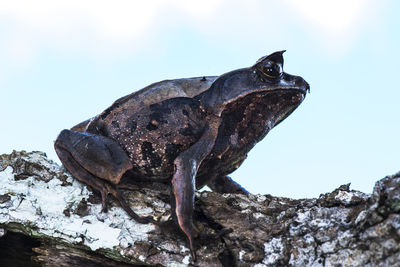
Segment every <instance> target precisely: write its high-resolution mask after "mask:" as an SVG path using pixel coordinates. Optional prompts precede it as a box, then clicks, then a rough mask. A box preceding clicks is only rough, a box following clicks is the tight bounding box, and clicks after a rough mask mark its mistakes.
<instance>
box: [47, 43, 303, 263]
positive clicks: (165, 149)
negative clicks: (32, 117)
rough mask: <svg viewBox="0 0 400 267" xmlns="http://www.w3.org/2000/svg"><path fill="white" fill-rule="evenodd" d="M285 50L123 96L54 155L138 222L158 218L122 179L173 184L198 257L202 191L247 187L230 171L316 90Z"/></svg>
mask: <svg viewBox="0 0 400 267" xmlns="http://www.w3.org/2000/svg"><path fill="white" fill-rule="evenodd" d="M284 52H285V50H282V51H277V52H274V53H271V54H269V55H266V56H263V57H261V58H260V59H259V60H257V61H256V63H255V64H254V65H252V66H250V67H246V68H241V69H237V70H233V71H230V72H227V73H225V74H222V75H220V76H207V77H196V78H188V79H177V80H170V81H163V82H159V83H155V84H152V85H150V86H148V87H146V88H144V89H142V90H140V91H138V92H134V93H132V94H129V95H127V96H125V97H122V98H120V99H118V100H116V101H115V102H114V103H113V104H112V105H111V106H110V107H108V108H107V109H105V110H104V111H103V112H102V113H100V114H99V115H97V116H95V117H93V118H91V119H89V120H87V121H84V122H82V123H79V124H78V125H76V126H74V127H72V128H71V129H64V130H62V131H61V132H60V134H59V135H58V137H57V139H56V141H55V143H54V147H55V150H56V153H57V155H58V157H59V158H60V160H61V162H62V163H63V165H64V167H65V168H66V169H67V170H68V171H69V172H70V173H71V174H72V175H73V176H74V177H75V178H77V179H78V180H80V181H81V182H83V183H85V184H87V185H89V186H91V187H92V188H94V189H95V190H97V191H99V192H100V195H101V202H102V207H103V211H106V210H107V201H106V200H107V197H108V196H109V195H112V196H114V197H115V199H117V200H118V202H119V204H120V205H121V207H122V208H123V209H124V210H125V211H126V212H127V213H128V214H129V215H130V216H131V217H132V218H133V219H134V220H136V221H137V222H139V223H154V224H158V223H159V222H158V221H157V220H155V219H154V218H153V217H152V216H147V217H144V216H139V215H138V214H136V213H135V212H134V211H133V210H132V209H131V208H130V207H129V205H128V204H127V202H126V201H125V200H124V198H123V197H122V195H121V188H122V187H121V188H120V185H121V179H122V178H123V177H126V176H127V174H129V175H128V177H131V178H132V180H134V179H136V178H137V179H140V180H146V181H149V182H150V183H153V182H154V183H155V182H164V183H168V184H169V185H170V188H171V211H172V214H173V218H174V220H175V221H176V223H177V226H178V227H179V229H180V230H181V231H182V232H183V234H184V236H186V239H187V242H188V245H189V248H190V251H191V254H192V257H193V259H194V260H195V259H196V253H195V239H196V238H198V237H199V236H200V231H199V230H198V229H197V228H196V226H195V224H194V221H193V213H194V203H195V192H196V190H198V189H201V188H203V187H204V186H208V187H209V188H210V189H211V190H212V191H215V192H218V193H239V194H248V191H247V190H246V189H244V188H243V187H242V186H241V185H239V184H238V183H236V182H235V181H234V180H233V179H231V178H230V177H229V176H228V175H229V174H231V173H232V172H233V171H235V170H236V169H237V168H239V166H240V165H241V164H242V163H243V162H244V160H245V159H246V157H247V155H248V153H249V152H250V150H251V149H252V148H253V147H254V146H255V145H256V144H257V143H258V142H259V141H261V140H262V139H263V138H264V137H265V136H266V135H267V134H268V132H269V131H270V130H271V129H272V128H274V127H275V126H277V125H278V124H279V123H281V122H282V121H283V120H284V119H285V118H287V117H288V116H289V115H290V114H291V113H292V112H293V111H294V110H295V109H296V108H297V107H298V106H299V105H300V104H301V103H302V102H303V100H304V99H305V97H306V95H307V93H309V91H310V86H309V84H308V83H307V82H306V81H305V80H304V79H303V78H302V77H300V76H295V75H291V74H288V73H286V72H284V71H283V64H284V60H283V53H284ZM221 232H226V231H224V230H223V231H221Z"/></svg>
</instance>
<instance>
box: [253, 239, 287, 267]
mask: <svg viewBox="0 0 400 267" xmlns="http://www.w3.org/2000/svg"><path fill="white" fill-rule="evenodd" d="M284 247H285V246H284V244H283V243H282V238H281V237H279V238H272V239H271V240H270V241H269V242H267V243H264V252H265V258H264V259H263V261H262V264H256V265H254V266H255V267H262V266H276V265H277V264H278V261H279V260H280V259H282V258H284V256H285V255H284Z"/></svg>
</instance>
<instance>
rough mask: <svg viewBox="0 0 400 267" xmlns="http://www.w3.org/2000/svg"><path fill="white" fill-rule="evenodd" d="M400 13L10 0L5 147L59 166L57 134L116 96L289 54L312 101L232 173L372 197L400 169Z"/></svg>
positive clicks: (344, 6) (303, 6)
mask: <svg viewBox="0 0 400 267" xmlns="http://www.w3.org/2000/svg"><path fill="white" fill-rule="evenodd" d="M399 14H400V1H394V0H393V1H389V0H380V1H372V0H371V1H369V0H365V1H363V0H352V1H347V0H333V1H321V0H305V1H298V0H284V1H272V0H271V1H266V0H260V1H256V0H249V1H232V0H202V1H185V0H174V1H128V0H127V1H71V0H70V1H51V0H49V1H40V0H37V1H2V2H1V3H0V118H1V127H0V129H1V131H0V153H10V152H11V151H12V150H13V149H16V150H22V149H24V150H28V151H30V150H41V151H44V152H46V153H47V155H48V156H49V157H50V158H51V159H54V160H57V161H58V159H57V156H56V154H55V152H54V150H53V141H54V140H55V138H56V136H57V134H58V133H59V132H60V131H61V130H62V129H64V128H70V127H71V126H73V125H75V124H77V123H79V122H81V121H83V120H85V119H87V118H90V117H92V116H94V115H96V114H98V113H100V112H101V111H102V110H104V109H105V108H107V107H108V106H109V105H111V104H112V102H113V101H114V100H116V99H117V98H119V97H121V96H124V95H126V94H129V93H130V92H132V91H135V90H138V89H141V88H143V87H145V86H146V85H148V84H151V83H153V82H156V81H160V80H163V79H173V78H183V77H194V76H203V75H220V74H223V73H225V72H228V71H231V70H234V69H237V68H242V67H248V66H251V65H252V64H254V63H255V61H256V60H257V59H258V58H260V57H262V56H264V55H266V54H269V53H271V52H274V51H277V50H283V49H286V50H287V52H286V53H285V55H284V56H285V71H286V72H288V73H291V74H295V75H300V76H302V77H303V78H304V79H306V80H307V81H308V82H309V84H310V85H311V94H309V95H308V96H307V98H306V100H305V101H304V102H303V104H302V105H301V106H300V107H299V108H298V109H297V110H296V111H295V112H294V113H293V114H292V115H291V116H290V117H289V118H287V119H286V120H285V121H284V122H283V123H281V124H280V125H279V126H278V127H276V128H275V129H273V130H272V131H271V132H270V133H269V134H268V135H267V137H266V138H265V139H264V140H263V141H262V142H260V143H259V144H258V145H257V146H256V147H255V148H254V149H253V150H252V151H251V152H250V154H249V156H248V159H247V160H246V161H245V163H244V164H243V165H242V166H241V168H239V170H238V171H236V172H235V173H233V174H232V177H233V178H234V179H235V180H236V181H238V182H239V183H240V184H242V185H243V186H244V187H245V188H247V189H248V190H250V191H251V192H252V193H262V194H272V195H277V196H287V197H297V198H300V197H317V196H318V195H319V194H320V193H325V192H328V191H332V190H333V189H335V188H337V187H338V186H340V185H342V184H345V183H349V182H351V183H352V188H353V189H358V190H362V191H364V192H371V191H372V187H373V185H374V182H375V181H376V180H378V179H380V178H382V177H384V176H385V175H389V174H393V173H395V172H397V171H400V116H399V115H400V86H399V83H400V82H399V76H400V73H399V71H400V67H399V62H400V52H399V49H400V18H399ZM58 162H59V161H58Z"/></svg>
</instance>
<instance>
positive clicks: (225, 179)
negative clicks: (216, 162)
mask: <svg viewBox="0 0 400 267" xmlns="http://www.w3.org/2000/svg"><path fill="white" fill-rule="evenodd" d="M207 186H208V187H209V188H210V189H211V190H212V191H214V192H218V193H221V194H223V193H235V194H244V195H248V194H249V192H248V191H247V190H246V189H244V188H243V187H241V186H240V185H239V184H238V183H236V182H235V181H233V180H232V179H231V178H230V177H229V176H217V177H216V178H215V179H213V180H211V181H210V182H209V183H208V184H207Z"/></svg>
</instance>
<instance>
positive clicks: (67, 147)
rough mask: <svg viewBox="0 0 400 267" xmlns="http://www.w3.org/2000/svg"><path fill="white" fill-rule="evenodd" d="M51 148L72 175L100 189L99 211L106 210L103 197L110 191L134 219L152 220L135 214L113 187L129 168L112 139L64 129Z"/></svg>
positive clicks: (125, 158) (152, 220)
mask: <svg viewBox="0 0 400 267" xmlns="http://www.w3.org/2000/svg"><path fill="white" fill-rule="evenodd" d="M54 147H55V150H56V152H57V155H58V157H59V158H60V160H61V162H62V163H63V165H64V167H65V168H66V169H67V170H68V171H69V172H70V173H71V174H72V175H73V176H74V177H75V178H77V179H78V180H79V181H81V182H83V183H85V184H87V185H89V186H91V187H93V188H94V189H96V190H97V191H99V192H100V194H101V202H102V210H103V211H106V210H107V196H108V195H109V194H111V195H113V196H114V197H115V198H116V199H117V200H118V201H119V203H120V205H121V207H122V208H123V209H124V210H125V211H126V212H127V213H128V214H129V215H130V216H131V217H132V218H133V219H134V220H136V221H137V222H139V223H149V222H155V221H154V219H152V218H151V217H141V216H139V215H137V214H136V213H135V212H134V211H133V210H132V209H131V208H130V207H129V205H128V204H127V203H126V202H125V200H124V199H123V198H122V196H121V194H120V192H119V190H118V188H117V187H116V186H115V185H116V184H118V183H119V181H120V179H121V177H122V175H123V174H124V173H125V172H126V171H127V170H128V169H130V168H131V164H130V161H129V158H128V156H127V155H126V154H125V152H124V151H123V150H122V148H120V147H119V146H118V144H116V143H115V142H114V141H113V140H111V139H108V138H106V137H102V136H95V135H90V134H87V133H80V132H75V131H70V130H64V131H62V132H61V133H60V135H59V136H58V138H57V140H56V142H55V143H54ZM113 184H115V185H113Z"/></svg>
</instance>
